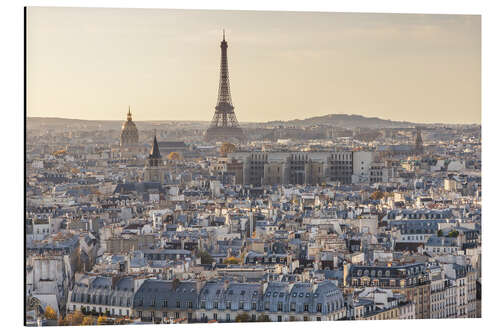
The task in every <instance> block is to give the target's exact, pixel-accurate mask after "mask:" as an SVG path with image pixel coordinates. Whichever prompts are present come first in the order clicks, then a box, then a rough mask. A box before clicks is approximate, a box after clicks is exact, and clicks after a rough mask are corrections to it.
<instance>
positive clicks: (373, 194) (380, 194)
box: [370, 191, 384, 200]
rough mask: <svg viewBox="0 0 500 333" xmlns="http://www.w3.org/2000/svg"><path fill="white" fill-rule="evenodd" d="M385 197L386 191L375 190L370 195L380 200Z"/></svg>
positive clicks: (373, 198)
mask: <svg viewBox="0 0 500 333" xmlns="http://www.w3.org/2000/svg"><path fill="white" fill-rule="evenodd" d="M383 197H384V193H382V192H381V191H375V192H373V193H372V194H371V195H370V199H372V200H380V199H382V198H383Z"/></svg>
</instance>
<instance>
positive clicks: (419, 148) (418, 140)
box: [415, 127, 424, 155]
mask: <svg viewBox="0 0 500 333" xmlns="http://www.w3.org/2000/svg"><path fill="white" fill-rule="evenodd" d="M416 129H417V134H416V137H415V153H416V154H417V155H421V154H423V153H424V142H423V141H422V134H421V133H420V127H417V128H416Z"/></svg>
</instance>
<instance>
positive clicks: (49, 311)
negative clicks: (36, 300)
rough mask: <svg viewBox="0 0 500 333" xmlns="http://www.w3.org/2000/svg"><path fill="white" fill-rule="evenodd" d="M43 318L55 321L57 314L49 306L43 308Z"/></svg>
mask: <svg viewBox="0 0 500 333" xmlns="http://www.w3.org/2000/svg"><path fill="white" fill-rule="evenodd" d="M45 318H47V319H52V320H56V319H57V313H56V311H55V310H54V309H53V308H52V307H51V306H50V305H47V306H46V307H45Z"/></svg>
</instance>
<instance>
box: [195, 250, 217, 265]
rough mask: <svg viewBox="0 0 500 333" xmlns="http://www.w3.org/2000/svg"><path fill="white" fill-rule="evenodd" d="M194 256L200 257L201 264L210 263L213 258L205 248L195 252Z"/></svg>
mask: <svg viewBox="0 0 500 333" xmlns="http://www.w3.org/2000/svg"><path fill="white" fill-rule="evenodd" d="M196 256H197V257H198V258H201V264H202V265H209V264H211V263H212V262H213V261H214V259H213V258H212V256H211V255H210V254H209V253H208V252H207V251H205V250H200V251H198V253H196Z"/></svg>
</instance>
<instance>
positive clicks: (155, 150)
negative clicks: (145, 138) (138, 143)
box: [149, 130, 161, 159]
mask: <svg viewBox="0 0 500 333" xmlns="http://www.w3.org/2000/svg"><path fill="white" fill-rule="evenodd" d="M149 158H155V159H160V158H161V155H160V147H159V146H158V141H157V140H156V130H154V139H153V145H152V146H151V152H150V154H149Z"/></svg>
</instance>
